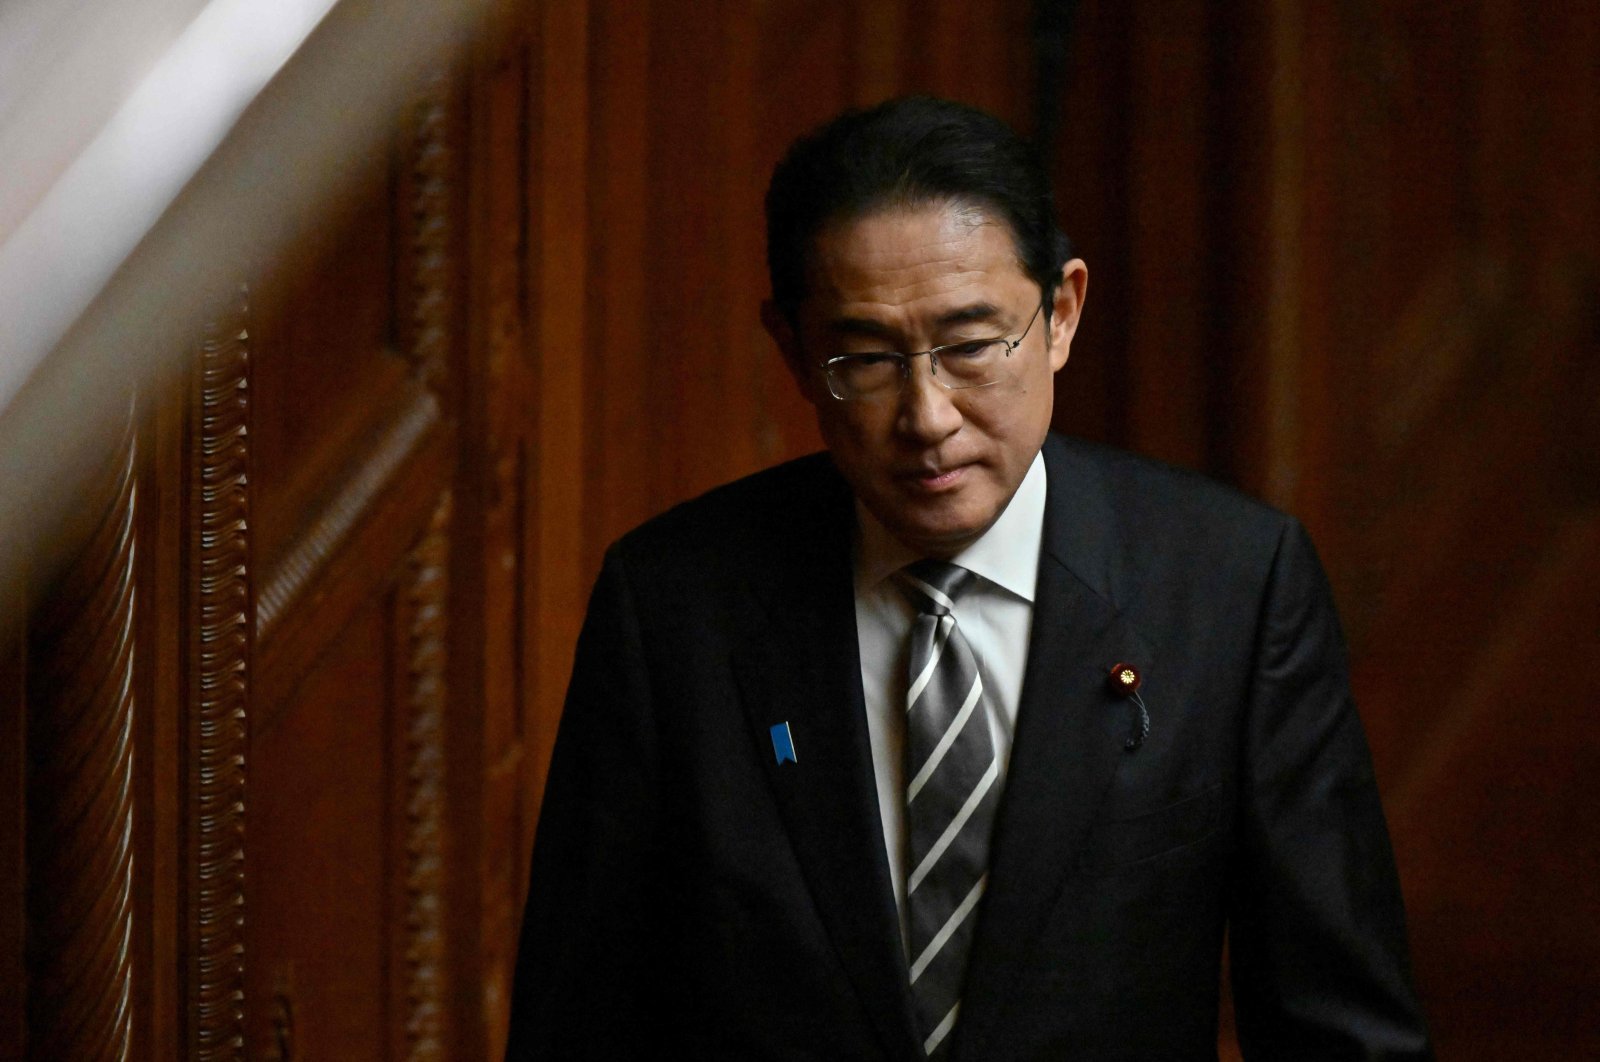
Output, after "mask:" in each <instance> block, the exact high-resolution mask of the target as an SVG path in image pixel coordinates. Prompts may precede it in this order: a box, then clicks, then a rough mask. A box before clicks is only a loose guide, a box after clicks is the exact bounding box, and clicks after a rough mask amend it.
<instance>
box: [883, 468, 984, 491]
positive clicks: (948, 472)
mask: <svg viewBox="0 0 1600 1062" xmlns="http://www.w3.org/2000/svg"><path fill="white" fill-rule="evenodd" d="M966 472H967V466H966V465H955V466H953V467H947V468H914V469H910V470H908V471H906V472H904V473H902V474H901V475H900V476H899V479H900V480H901V481H902V482H904V483H906V484H907V485H908V486H910V487H911V488H912V489H914V490H917V491H922V492H924V493H928V494H938V493H940V492H942V491H947V490H954V489H955V488H956V487H958V486H960V484H961V480H962V479H963V478H964V477H965V476H966Z"/></svg>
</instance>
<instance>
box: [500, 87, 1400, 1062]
mask: <svg viewBox="0 0 1600 1062" xmlns="http://www.w3.org/2000/svg"><path fill="white" fill-rule="evenodd" d="M1051 210H1052V208H1051V204H1050V195H1049V189H1048V185H1047V182H1046V180H1045V178H1044V175H1043V172H1042V169H1041V167H1040V166H1039V164H1038V162H1037V160H1036V159H1035V158H1034V156H1033V155H1032V153H1031V152H1030V151H1029V150H1028V149H1027V148H1026V147H1025V146H1024V145H1023V144H1022V143H1021V142H1020V141H1019V140H1018V139H1017V138H1016V137H1015V136H1014V134H1012V133H1011V132H1010V131H1009V130H1008V129H1006V128H1005V127H1004V126H1003V125H1001V124H1000V123H999V122H997V121H996V120H994V119H993V118H990V117H989V116H987V115H984V114H981V113H979V112H976V111H972V110H970V109H967V108H964V107H960V106H957V105H954V104H950V103H945V102H942V101H937V100H928V99H913V100H902V101H895V102H891V103H888V104H884V105H882V106H879V107H877V108H874V109H872V110H869V111H865V112H858V113H851V114H847V115H845V116H843V117H841V118H839V119H837V120H835V121H834V122H833V123H831V124H830V125H828V126H826V127H824V128H823V129H822V130H821V131H819V132H818V133H816V134H814V135H813V136H812V137H809V138H807V139H804V140H802V141H800V142H799V143H797V144H796V145H795V146H794V147H793V148H792V149H791V151H790V153H789V155H788V156H787V157H786V158H785V159H784V161H783V162H782V163H781V164H780V166H779V168H778V170H777V172H776V173H775V175H774V177H773V180H772V185H771V188H770V190H769V193H768V199H767V215H768V259H769V265H770V269H771V274H772V286H773V297H772V300H771V302H770V303H769V304H768V305H767V306H766V307H764V309H763V319H764V321H765V323H766V326H767V328H768V330H769V332H770V333H771V334H772V336H773V338H774V340H775V341H776V343H777V345H778V347H779V349H780V350H781V351H782V354H783V356H784V358H785V359H786V361H787V364H788V366H789V369H790V371H791V373H792V374H793V376H794V379H795V382H796V384H797V385H798V386H799V388H800V390H801V392H802V393H803V394H804V396H805V397H806V399H807V400H808V401H809V402H810V403H811V404H812V405H813V406H814V407H815V409H816V414H817V419H818V423H819V425H820V426H821V429H822V435H823V438H824V440H825V441H826V443H827V447H828V454H827V455H819V456H814V457H811V458H806V459H802V460H800V461H797V462H792V463H790V464H787V465H784V466H781V467H779V468H776V469H773V470H770V471H768V472H765V473H762V474H760V475H757V476H753V477H750V478H749V479H746V480H742V481H740V482H738V483H734V484H732V485H730V486H727V487H724V488H722V489H720V490H717V491H713V492H712V493H710V494H708V495H706V496H705V497H702V498H700V499H698V500H696V501H693V502H690V503H688V504H686V505H683V506H680V507H678V508H677V509H674V510H673V511H671V512H669V513H667V514H666V515H664V516H662V517H659V518H657V519H655V520H653V521H651V522H650V523H648V524H646V525H645V526H644V527H642V528H640V529H638V530H637V531H635V532H633V533H632V534H630V535H628V536H626V537H625V538H623V539H622V540H621V541H620V542H618V543H617V544H616V545H615V546H614V547H613V548H612V549H611V551H610V552H609V553H608V555H607V559H606V564H605V567H604V570H603V571H602V573H601V575H600V578H599V582H598V584H597V586H596V588H595V591H594V597H593V599H592V602H591V605H590V611H589V617H588V620H587V623H586V625H585V628H584V632H583V636H582V639H581V640H580V643H579V648H578V656H577V662H576V665H575V668H574V671H573V677H572V685H571V689H570V692H569V696H568V702H567V706H566V711H565V716H564V718H563V720H562V726H561V733H560V737H559V739H558V742H557V747H556V753H555V759H554V762H553V764H552V767H551V773H550V781H549V787H548V790H547V792H546V797H545V811H544V817H543V820H542V821H541V824H540V828H539V836H538V841H537V844H536V847H535V853H534V862H533V873H532V886H531V890H530V896H529V901H528V908H527V913H526V916H525V923H524V929H523V938H522V950H521V955H520V958H519V960H518V969H517V986H516V998H515V1000H514V1006H513V1027H512V1031H511V1041H510V1048H509V1052H508V1057H510V1058H516V1059H523V1058H563V1059H564V1058H595V1059H628V1058H659V1057H665V1058H678V1057H682V1058H695V1059H705V1058H729V1059H769V1058H770V1059H893V1060H912V1059H920V1058H923V1057H928V1058H934V1059H949V1058H958V1059H983V1060H1001V1059H1074V1058H1083V1059H1110V1058H1119V1059H1165V1058H1199V1057H1214V1054H1215V1043H1216V1028H1217V1008H1218V982H1219V967H1220V954H1221V949H1222V944H1223V938H1224V932H1225V931H1226V934H1227V937H1228V940H1229V945H1230V951H1231V969H1232V977H1233V988H1234V998H1235V1002H1236V1009H1237V1014H1238V1026H1239V1032H1240V1037H1241V1040H1242V1042H1243V1045H1244V1048H1245V1051H1246V1053H1247V1055H1248V1056H1249V1057H1251V1058H1274V1059H1275V1058H1284V1059H1322V1058H1328V1059H1333V1058H1419V1057H1426V1056H1427V1053H1428V1047H1427V1041H1426V1035H1425V1032H1424V1031H1423V1026H1422V1022H1421V1019H1420V1016H1419V1014H1418V1011H1417V1007H1416V1003H1415V1001H1414V999H1413V996H1412V991H1411V988H1410V986H1409V979H1408V974H1407V970H1406V965H1407V964H1406V955H1405V943H1404V927H1403V915H1402V912H1401V907H1400V899H1399V894H1398V889H1397V886H1396V881H1395V875H1394V869H1393V863H1392V857H1391V855H1390V852H1389V846H1388V839H1387V835H1386V832H1385V828H1384V824H1383V817H1382V812H1381V810H1380V808H1379V805H1378V800H1377V795H1376V792H1375V789H1374V785H1373V780H1372V775H1371V767H1370V763H1369V759H1368V755H1367V750H1366V746H1365V741H1364V738H1363V736H1362V733H1361V729H1360V724H1359V722H1358V721H1357V719H1356V716H1355V713H1354V710H1353V709H1352V707H1351V704H1350V701H1349V696H1348V691H1347V682H1346V677H1345V667H1344V659H1343V650H1342V646H1341V644H1340V636H1339V633H1338V628H1337V622H1336V620H1335V617H1334V614H1333V611H1332V605H1331V602H1330V599H1329V595H1328V589H1327V586H1326V583H1325V581H1324V579H1323V576H1322V573H1321V570H1320V568H1319V566H1318V564H1317V561H1316V558H1315V556H1314V554H1313V552H1312V549H1311V546H1310V543H1309V541H1308V540H1307V538H1306V536H1305V534H1304V532H1303V531H1302V530H1301V529H1300V527H1299V526H1298V525H1297V524H1296V523H1294V522H1293V521H1292V520H1291V519H1289V518H1288V517H1285V516H1283V515H1281V514H1279V513H1277V512H1274V511H1273V510H1271V509H1268V508H1267V507H1265V506H1263V505H1260V504H1258V503H1255V502H1252V501H1249V500H1247V499H1245V498H1243V497H1240V496H1238V495H1236V494H1234V493H1232V492H1230V491H1228V490H1226V489H1224V488H1221V487H1218V486H1216V485H1213V484H1210V483H1208V482H1206V481H1204V480H1202V479H1200V478H1199V477H1196V476H1193V475H1190V474H1186V473H1182V472H1178V471H1174V470H1171V469H1167V468H1164V467H1160V466H1157V465H1155V464H1153V463H1150V462H1146V461H1143V460H1141V459H1138V458H1135V457H1132V456H1130V455H1126V454H1121V453H1117V452H1114V451H1110V450H1107V449H1103V448H1099V447H1094V446H1090V445H1087V444H1083V443H1078V442H1072V441H1068V440H1066V439H1064V438H1060V437H1057V436H1053V435H1050V434H1049V424H1050V415H1051V404H1052V393H1053V392H1052V377H1053V374H1054V373H1055V372H1056V371H1057V370H1059V369H1060V368H1061V367H1062V366H1063V365H1064V364H1065V363H1066V361H1067V356H1068V353H1069V350H1070V347H1071V343H1072V338H1073V333H1074V331H1075V329H1076V327H1077V324H1078V320H1079V315H1080V314H1081V312H1082V309H1083V304H1084V297H1085V292H1086V289H1087V270H1086V267H1085V265H1084V263H1083V262H1082V261H1080V260H1078V259H1076V258H1072V257H1070V255H1069V253H1068V251H1067V246H1066V241H1065V239H1064V238H1062V237H1061V236H1060V235H1059V234H1058V232H1057V230H1056V229H1055V226H1054V222H1053V220H1052V214H1051Z"/></svg>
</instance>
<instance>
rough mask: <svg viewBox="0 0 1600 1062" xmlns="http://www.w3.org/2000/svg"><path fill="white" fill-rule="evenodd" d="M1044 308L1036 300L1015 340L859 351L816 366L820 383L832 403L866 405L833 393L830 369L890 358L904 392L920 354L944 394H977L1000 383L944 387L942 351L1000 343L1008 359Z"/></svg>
mask: <svg viewBox="0 0 1600 1062" xmlns="http://www.w3.org/2000/svg"><path fill="white" fill-rule="evenodd" d="M1044 304H1045V300H1044V299H1040V300H1039V305H1038V306H1035V307H1034V308H1033V316H1032V317H1029V318H1028V323H1027V325H1026V326H1025V327H1024V328H1023V329H1022V334H1021V335H1019V336H1017V338H1016V339H1007V338H1006V337H1005V336H996V337H995V338H993V339H963V340H958V341H957V342H955V343H941V344H940V345H939V346H937V347H929V348H928V349H927V350H918V351H915V352H913V353H910V354H905V353H901V352H900V351H897V350H882V351H877V350H875V351H863V352H862V353H860V354H840V355H838V356H837V357H832V358H829V359H828V360H827V361H825V362H823V363H822V364H821V366H820V368H821V369H822V376H823V379H824V380H826V381H827V384H828V393H829V394H831V395H832V396H833V397H834V398H835V399H836V400H838V401H840V402H862V401H867V400H868V398H869V396H867V395H857V396H856V397H855V398H846V397H845V396H844V395H841V394H840V393H839V392H838V390H837V388H836V387H835V384H834V377H833V367H834V366H835V365H837V364H839V363H840V362H843V361H849V360H850V359H851V358H860V357H875V358H889V357H892V358H895V359H898V361H899V363H900V387H901V389H902V390H903V389H904V388H905V385H906V384H907V383H908V382H909V381H910V379H911V359H912V358H920V357H922V355H924V354H926V355H927V356H928V367H929V370H930V371H931V372H932V373H933V380H934V382H935V383H937V384H938V385H939V386H940V387H942V388H944V389H945V390H946V391H976V390H981V389H983V388H985V387H993V386H995V385H996V384H998V383H1000V381H999V380H990V381H989V382H988V383H983V384H959V385H955V386H952V385H951V384H948V383H945V381H944V380H943V379H941V378H940V376H939V354H940V353H941V352H942V351H946V350H949V349H950V348H952V347H964V346H968V345H969V344H972V343H1004V344H1005V345H1006V349H1005V353H1004V354H1003V355H1002V357H1005V358H1010V357H1011V355H1012V353H1013V352H1015V351H1016V349H1017V348H1018V347H1020V346H1022V341H1023V340H1025V339H1027V338H1028V333H1029V332H1031V331H1033V322H1035V321H1037V320H1038V319H1039V314H1040V312H1041V311H1042V310H1043V309H1044ZM883 393H884V394H888V393H889V392H888V389H887V388H885V389H884V392H883Z"/></svg>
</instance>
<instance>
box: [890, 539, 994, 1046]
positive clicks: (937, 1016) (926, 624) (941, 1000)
mask: <svg viewBox="0 0 1600 1062" xmlns="http://www.w3.org/2000/svg"><path fill="white" fill-rule="evenodd" d="M972 578H973V575H972V573H971V572H969V571H967V570H966V569H965V568H958V567H956V566H955V565H953V564H947V563H945V562H943V561H932V560H928V561H919V562H918V563H916V564H913V565H911V566H909V567H907V568H905V569H903V570H902V571H900V572H898V573H896V575H895V583H896V585H898V586H899V587H900V589H901V591H902V592H903V593H904V594H905V595H906V597H907V598H908V599H909V600H910V602H911V604H912V606H913V607H914V608H916V610H917V613H918V615H917V618H916V621H915V622H914V623H913V624H912V627H911V674H910V679H911V685H910V687H909V688H908V689H907V691H906V778H907V779H909V781H908V782H907V783H906V823H907V827H908V830H909V832H910V845H909V847H910V859H909V864H908V877H907V879H906V905H907V915H908V918H907V921H908V922H909V924H910V935H911V940H910V952H911V990H912V994H913V996H914V997H915V999H916V1005H917V1019H918V1021H919V1023H920V1025H921V1032H922V1035H923V1038H924V1039H923V1049H924V1050H925V1051H926V1052H927V1054H928V1057H929V1058H942V1057H944V1056H945V1055H946V1054H948V1045H949V1043H950V1031H951V1029H953V1028H954V1027H955V1023H956V1015H957V1014H958V1013H959V1011H960V1009H961V985H962V981H963V980H964V978H965V976H966V970H967V952H968V950H969V949H970V947H971V944H972V930H973V926H974V925H975V923H976V921H977V919H976V918H975V917H974V915H975V908H976V907H977V906H978V901H979V900H980V899H981V898H982V896H983V889H984V885H985V884H986V883H987V881H988V869H989V830H990V826H991V825H992V823H993V822H994V808H995V803H996V801H997V800H998V798H999V793H1000V785H999V773H1000V763H999V760H998V759H996V757H995V753H994V739H993V738H992V737H991V736H990V733H989V709H988V707H987V700H986V698H985V697H984V695H983V680H982V679H981V678H980V677H979V675H978V666H977V663H976V661H974V660H973V657H972V650H971V649H970V648H968V646H967V641H966V639H965V638H963V637H962V636H961V632H960V631H959V630H957V629H956V618H955V616H953V615H951V613H950V608H951V605H952V604H953V603H954V601H955V598H956V597H957V596H958V595H959V594H960V593H961V591H962V589H963V588H964V587H965V586H966V585H967V584H968V583H969V582H970V581H971V579H972Z"/></svg>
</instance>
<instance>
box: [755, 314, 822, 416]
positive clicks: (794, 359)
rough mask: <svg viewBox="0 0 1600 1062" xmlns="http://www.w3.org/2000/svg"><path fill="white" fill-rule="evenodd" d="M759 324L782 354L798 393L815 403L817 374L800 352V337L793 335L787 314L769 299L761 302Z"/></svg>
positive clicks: (792, 327) (792, 328)
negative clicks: (798, 390)
mask: <svg viewBox="0 0 1600 1062" xmlns="http://www.w3.org/2000/svg"><path fill="white" fill-rule="evenodd" d="M761 326H762V327H763V328H765V329H766V330H767V335H769V336H771V337H772V342H773V343H774V344H776V345H777V347H778V353H780V354H782V355H783V364H784V367H785V368H787V369H788V370H789V376H790V378H791V379H793V380H794V384H795V386H796V387H798V388H799V389H800V394H801V395H802V396H803V397H804V398H805V400H806V401H807V402H811V403H812V404H815V403H816V396H815V394H814V389H815V388H816V386H817V379H816V375H817V374H816V372H815V371H814V370H813V369H812V367H811V363H810V362H808V361H807V360H806V359H805V356H804V355H803V354H802V353H801V352H800V339H799V337H798V336H796V335H795V331H794V325H792V324H790V322H789V317H788V315H787V314H785V313H784V312H783V311H782V310H780V309H778V304H777V303H775V302H773V301H772V300H771V299H767V300H766V301H765V302H763V303H762V304H761Z"/></svg>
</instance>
